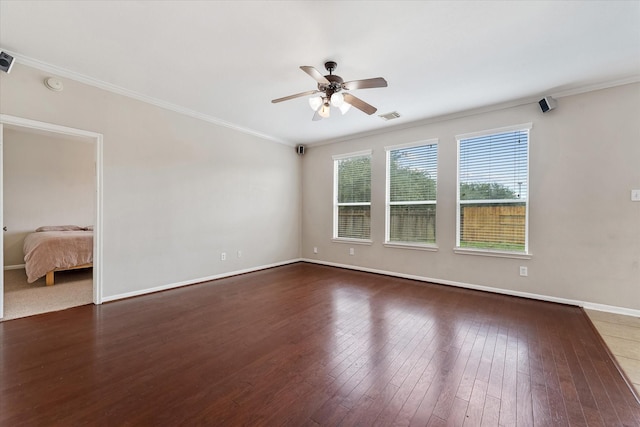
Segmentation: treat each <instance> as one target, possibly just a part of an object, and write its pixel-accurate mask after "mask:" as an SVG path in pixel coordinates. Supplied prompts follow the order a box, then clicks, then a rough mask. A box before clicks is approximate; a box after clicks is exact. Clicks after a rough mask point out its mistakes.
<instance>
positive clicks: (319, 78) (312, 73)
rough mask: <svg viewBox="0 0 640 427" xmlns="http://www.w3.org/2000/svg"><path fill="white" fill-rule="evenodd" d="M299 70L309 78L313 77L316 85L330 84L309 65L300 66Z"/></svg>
mask: <svg viewBox="0 0 640 427" xmlns="http://www.w3.org/2000/svg"><path fill="white" fill-rule="evenodd" d="M300 69H301V70H302V71H304V72H305V73H307V74H309V75H310V76H311V77H313V79H314V80H315V81H317V82H318V83H322V84H323V85H328V84H331V82H330V81H329V80H327V78H326V77H325V76H323V75H322V73H321V72H320V71H318V70H316V69H315V68H313V67H311V66H309V65H302V66H301V67H300Z"/></svg>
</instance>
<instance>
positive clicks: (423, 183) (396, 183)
mask: <svg viewBox="0 0 640 427" xmlns="http://www.w3.org/2000/svg"><path fill="white" fill-rule="evenodd" d="M437 175H438V144H435V143H432V144H425V145H414V146H411V147H405V148H397V149H395V150H393V149H392V150H389V152H388V170H387V176H388V184H389V188H388V189H387V191H388V196H387V197H388V199H387V203H388V205H387V215H388V220H387V227H388V229H387V234H386V235H387V241H389V242H407V243H435V241H436V235H435V232H436V205H435V201H436V195H437ZM426 202H429V203H426Z"/></svg>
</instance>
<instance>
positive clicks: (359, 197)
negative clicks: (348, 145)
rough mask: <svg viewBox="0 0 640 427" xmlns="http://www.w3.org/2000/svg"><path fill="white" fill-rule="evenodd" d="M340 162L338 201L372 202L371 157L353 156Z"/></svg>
mask: <svg viewBox="0 0 640 427" xmlns="http://www.w3.org/2000/svg"><path fill="white" fill-rule="evenodd" d="M337 162H338V203H363V202H371V157H370V156H361V157H351V158H348V159H342V160H337Z"/></svg>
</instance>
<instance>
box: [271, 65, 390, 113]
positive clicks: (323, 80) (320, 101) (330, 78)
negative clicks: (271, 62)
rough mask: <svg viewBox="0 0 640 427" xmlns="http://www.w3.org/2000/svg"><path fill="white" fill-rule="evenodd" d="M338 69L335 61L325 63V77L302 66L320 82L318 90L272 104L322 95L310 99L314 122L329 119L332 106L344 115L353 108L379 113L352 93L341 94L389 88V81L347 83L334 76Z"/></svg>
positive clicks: (302, 67) (290, 96) (306, 66)
mask: <svg viewBox="0 0 640 427" xmlns="http://www.w3.org/2000/svg"><path fill="white" fill-rule="evenodd" d="M337 67H338V64H337V63H336V62H334V61H327V62H325V64H324V68H326V69H327V71H328V72H329V74H327V75H326V76H323V75H322V73H320V71H318V70H316V69H315V68H313V67H311V66H308V65H303V66H301V67H300V69H301V70H302V71H304V72H305V73H307V74H309V75H310V76H311V77H312V78H313V79H314V80H315V81H317V82H318V89H316V90H310V91H307V92H302V93H296V94H295V95H289V96H285V97H283V98H278V99H274V100H273V101H271V102H272V103H274V104H276V103H278V102H282V101H288V100H289V99H294V98H300V97H302V96H309V95H315V94H316V93H320V94H321V95H319V96H315V97H313V98H309V106H310V107H311V108H312V109H313V111H315V114H314V115H313V120H321V119H323V118H328V117H329V114H330V107H331V106H332V105H333V106H334V107H337V108H339V109H340V112H341V113H342V114H344V113H346V112H347V111H348V110H349V108H351V106H354V107H356V108H357V109H358V110H360V111H362V112H364V113H366V114H369V115H371V114H373V113H375V112H376V111H377V108H376V107H374V106H372V105H370V104H367V103H366V102H364V101H363V100H361V99H360V98H356V97H355V96H353V95H351V94H350V93H345V94H342V93H340V92H341V91H343V90H344V91H347V90H354V89H371V88H376V87H387V81H386V80H385V79H383V78H382V77H375V78H373V79H364V80H352V81H350V82H345V81H344V80H343V79H342V77H340V76H337V75H335V74H333V72H334V71H335V69H336V68H337Z"/></svg>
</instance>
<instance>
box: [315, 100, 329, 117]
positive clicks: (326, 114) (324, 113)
mask: <svg viewBox="0 0 640 427" xmlns="http://www.w3.org/2000/svg"><path fill="white" fill-rule="evenodd" d="M330 108H331V107H330V106H329V103H326V104H323V105H322V108H320V110H319V111H318V114H320V117H322V118H323V119H328V118H329V115H330V114H331V112H330Z"/></svg>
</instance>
